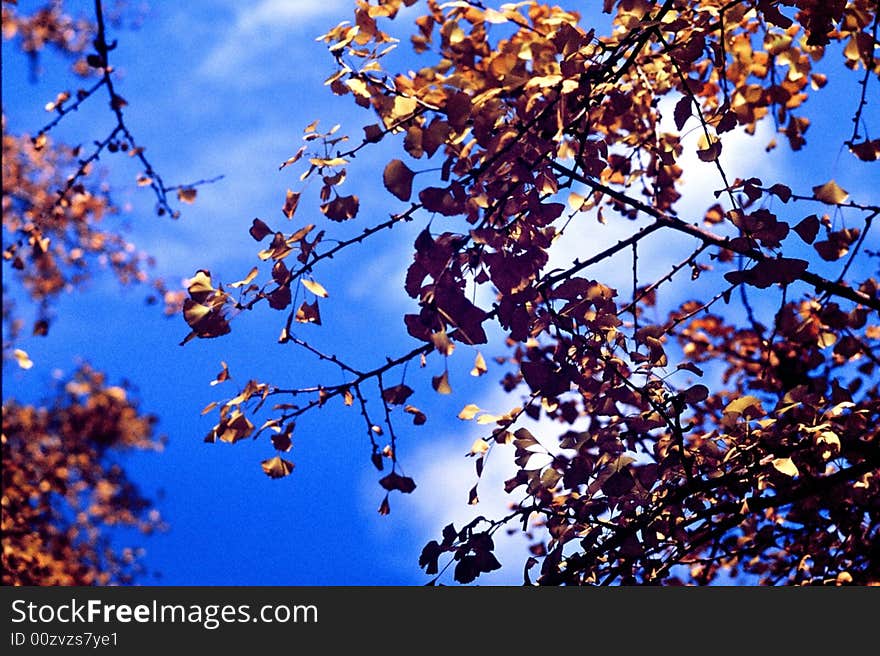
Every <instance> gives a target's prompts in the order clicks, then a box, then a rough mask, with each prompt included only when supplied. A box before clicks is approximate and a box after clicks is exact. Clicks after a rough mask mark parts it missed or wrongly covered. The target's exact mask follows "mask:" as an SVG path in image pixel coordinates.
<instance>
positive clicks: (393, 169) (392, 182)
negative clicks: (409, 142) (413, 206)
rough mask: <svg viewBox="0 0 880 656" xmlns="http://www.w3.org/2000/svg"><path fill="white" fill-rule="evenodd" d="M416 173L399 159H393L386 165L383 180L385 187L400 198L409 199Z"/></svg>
mask: <svg viewBox="0 0 880 656" xmlns="http://www.w3.org/2000/svg"><path fill="white" fill-rule="evenodd" d="M413 175H414V173H413V172H412V171H411V170H410V168H409V167H408V166H407V165H406V164H404V163H403V162H402V161H400V160H399V159H392V160H391V161H390V162H388V165H387V166H386V167H385V171H384V173H383V174H382V182H383V183H384V184H385V188H386V189H387V190H388V191H390V192H391V193H392V194H394V195H395V196H396V197H397V198H399V199H400V200H409V198H410V196H411V195H412V182H413Z"/></svg>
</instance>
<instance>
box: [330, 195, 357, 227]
mask: <svg viewBox="0 0 880 656" xmlns="http://www.w3.org/2000/svg"><path fill="white" fill-rule="evenodd" d="M358 207H359V202H358V197H357V196H354V195H352V196H337V197H336V198H334V199H333V200H331V201H330V202H328V203H324V204H323V205H321V211H322V212H323V213H324V214H325V215H326V216H327V218H328V219H331V220H332V221H348V220H349V219H353V218H354V217H355V216H357V213H358Z"/></svg>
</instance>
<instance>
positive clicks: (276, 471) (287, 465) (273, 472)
mask: <svg viewBox="0 0 880 656" xmlns="http://www.w3.org/2000/svg"><path fill="white" fill-rule="evenodd" d="M260 464H261V465H262V467H263V471H264V472H265V473H266V476H268V477H269V478H284V477H285V476H288V475H290V473H291V472H292V471H293V466H294V465H293V463H292V462H290V461H289V460H285V459H284V458H282V457H281V456H275V457H274V458H269V459H268V460H264V461H263V462H262V463H260Z"/></svg>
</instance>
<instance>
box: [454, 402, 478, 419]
mask: <svg viewBox="0 0 880 656" xmlns="http://www.w3.org/2000/svg"><path fill="white" fill-rule="evenodd" d="M478 412H480V407H479V406H477V405H475V404H473V403H468V404H467V405H466V406H465V407H463V408H462V409H461V412H459V413H458V418H459V419H462V420H464V421H470V420H471V419H473V418H474V417H476V416H477V413H478Z"/></svg>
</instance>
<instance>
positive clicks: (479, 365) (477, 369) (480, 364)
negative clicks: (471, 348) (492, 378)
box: [471, 351, 488, 376]
mask: <svg viewBox="0 0 880 656" xmlns="http://www.w3.org/2000/svg"><path fill="white" fill-rule="evenodd" d="M487 371H488V369H487V367H486V359H485V358H484V357H483V354H482V353H480V352H479V351H477V357H476V358H475V359H474V368H473V369H471V376H482V375H483V374H485V373H486V372H487Z"/></svg>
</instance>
